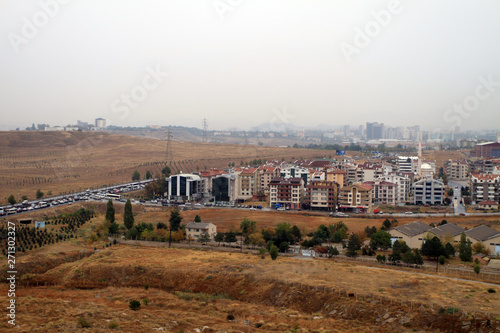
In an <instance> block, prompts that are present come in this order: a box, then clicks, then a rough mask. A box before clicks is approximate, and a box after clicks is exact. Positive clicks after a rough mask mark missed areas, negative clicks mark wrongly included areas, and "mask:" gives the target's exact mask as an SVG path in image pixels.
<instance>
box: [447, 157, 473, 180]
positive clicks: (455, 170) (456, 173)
mask: <svg viewBox="0 0 500 333" xmlns="http://www.w3.org/2000/svg"><path fill="white" fill-rule="evenodd" d="M444 172H445V173H446V175H447V176H448V179H452V180H467V179H469V164H468V163H467V161H466V160H448V161H446V162H445V163H444Z"/></svg>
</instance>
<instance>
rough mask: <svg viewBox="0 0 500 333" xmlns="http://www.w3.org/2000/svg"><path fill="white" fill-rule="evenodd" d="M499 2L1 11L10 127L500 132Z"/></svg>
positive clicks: (237, 3)
mask: <svg viewBox="0 0 500 333" xmlns="http://www.w3.org/2000/svg"><path fill="white" fill-rule="evenodd" d="M499 13H500V1H498V0H491V1H482V0H481V1H478V0H473V1H472V0H471V1H457V0H446V1H444V0H441V1H439V0H438V1H401V2H399V1H374V0H371V1H352V0H343V1H341V0H330V1H320V0H316V1H314V0H282V1H276V0H242V1H241V0H203V1H201V0H199V1H194V0H192V1H190V0H178V1H176V0H161V1H155V0H149V1H148V0H141V1H139V0H136V1H127V0H107V1H104V0H99V1H97V0H72V1H67V0H65V1H62V0H61V1H57V0H43V1H25V0H23V1H19V0H17V1H16V0H0V36H1V39H0V110H1V111H0V130H6V129H14V128H16V127H21V128H22V129H24V128H25V127H26V126H30V125H31V123H35V124H37V123H49V124H51V125H66V124H73V123H76V120H77V119H79V120H82V121H88V122H92V123H93V122H94V119H95V118H97V117H102V118H106V119H107V123H108V124H114V125H122V126H142V125H148V124H158V125H183V126H194V127H201V123H202V119H203V118H207V120H208V123H209V129H224V128H230V127H238V128H241V129H249V128H251V127H253V126H257V125H261V126H264V127H268V128H270V129H280V128H282V126H283V123H290V124H292V125H294V126H298V127H301V126H306V127H316V126H319V125H322V126H324V125H331V126H336V125H343V124H352V125H359V124H364V123H365V122H366V121H379V122H384V123H385V124H386V125H392V126H400V125H414V124H420V125H421V126H422V127H423V128H424V129H429V130H432V129H444V130H446V129H451V128H452V126H455V125H460V127H461V129H480V128H488V129H495V128H497V129H498V128H500V39H499V36H500V19H499V16H498V15H499Z"/></svg>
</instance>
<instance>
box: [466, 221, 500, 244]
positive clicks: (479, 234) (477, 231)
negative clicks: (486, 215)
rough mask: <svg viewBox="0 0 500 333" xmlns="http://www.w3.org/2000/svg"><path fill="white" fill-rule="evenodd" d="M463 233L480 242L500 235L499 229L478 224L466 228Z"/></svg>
mask: <svg viewBox="0 0 500 333" xmlns="http://www.w3.org/2000/svg"><path fill="white" fill-rule="evenodd" d="M465 234H466V235H467V236H468V237H470V238H474V239H476V240H478V241H480V242H482V241H485V240H487V239H490V238H492V237H494V236H500V232H499V231H497V230H495V229H492V228H490V227H488V226H485V225H480V226H479V227H475V228H474V229H470V230H467V231H466V232H465Z"/></svg>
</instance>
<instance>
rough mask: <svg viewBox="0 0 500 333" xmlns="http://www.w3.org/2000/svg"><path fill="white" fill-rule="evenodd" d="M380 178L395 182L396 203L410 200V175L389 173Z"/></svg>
mask: <svg viewBox="0 0 500 333" xmlns="http://www.w3.org/2000/svg"><path fill="white" fill-rule="evenodd" d="M380 180H382V181H386V182H390V183H394V184H396V203H398V202H409V201H410V198H411V197H412V193H411V183H412V180H411V179H410V177H408V176H402V175H397V174H393V173H391V174H389V175H387V176H383V177H381V178H380Z"/></svg>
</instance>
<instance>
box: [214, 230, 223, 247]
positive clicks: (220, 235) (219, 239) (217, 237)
mask: <svg viewBox="0 0 500 333" xmlns="http://www.w3.org/2000/svg"><path fill="white" fill-rule="evenodd" d="M214 241H216V242H217V243H219V246H220V243H221V242H223V241H224V233H223V232H218V233H217V234H215V237H214Z"/></svg>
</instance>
